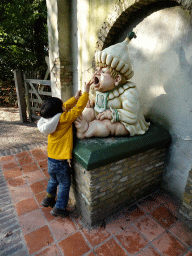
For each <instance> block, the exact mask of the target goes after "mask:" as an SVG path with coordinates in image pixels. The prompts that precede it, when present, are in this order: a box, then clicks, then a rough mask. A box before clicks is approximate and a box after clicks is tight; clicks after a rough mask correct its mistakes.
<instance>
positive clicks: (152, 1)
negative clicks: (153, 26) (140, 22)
mask: <svg viewBox="0 0 192 256" xmlns="http://www.w3.org/2000/svg"><path fill="white" fill-rule="evenodd" d="M177 5H181V6H183V7H185V8H186V9H187V10H189V12H191V10H192V2H191V1H187V0H177V1H173V0H164V1H159V0H146V1H144V0H140V1H136V0H134V1H132V2H131V1H129V0H119V1H118V3H117V4H115V6H114V8H113V11H112V12H111V13H110V14H109V15H108V17H107V19H106V21H105V22H104V23H103V26H102V27H101V29H100V31H99V33H98V39H99V40H98V41H97V43H96V49H97V50H102V49H104V48H106V47H108V46H109V45H110V44H113V40H114V38H115V37H116V35H117V34H118V33H119V28H120V27H122V25H123V26H125V25H126V24H129V23H130V22H132V20H133V19H136V18H138V17H141V16H143V15H144V16H147V15H150V14H151V13H153V12H154V11H158V10H161V9H164V8H168V7H174V6H177Z"/></svg>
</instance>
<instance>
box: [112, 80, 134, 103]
mask: <svg viewBox="0 0 192 256" xmlns="http://www.w3.org/2000/svg"><path fill="white" fill-rule="evenodd" d="M133 87H136V85H135V84H134V83H133V82H127V83H126V84H124V85H119V86H118V87H115V88H114V89H113V90H111V91H109V92H107V94H108V100H113V99H114V98H118V97H119V96H120V95H121V94H123V93H124V91H126V90H128V89H129V88H133Z"/></svg>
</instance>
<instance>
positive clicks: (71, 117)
mask: <svg viewBox="0 0 192 256" xmlns="http://www.w3.org/2000/svg"><path fill="white" fill-rule="evenodd" d="M88 100H89V93H87V92H84V93H83V94H82V96H81V97H80V98H79V100H78V102H77V104H76V106H75V107H73V108H72V109H71V110H70V111H69V112H64V113H62V114H61V117H60V123H64V122H68V123H69V124H71V123H73V122H74V121H75V119H76V118H77V117H78V116H80V114H81V113H82V112H83V110H84V108H85V107H86V105H87V102H88Z"/></svg>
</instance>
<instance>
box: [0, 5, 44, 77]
mask: <svg viewBox="0 0 192 256" xmlns="http://www.w3.org/2000/svg"><path fill="white" fill-rule="evenodd" d="M0 13H1V15H0V80H2V81H6V80H9V79H11V78H12V77H13V72H12V71H13V70H14V69H21V70H41V69H46V63H45V56H46V55H48V53H47V51H48V38H47V8H46V0H27V1H24V0H9V1H7V0H1V1H0Z"/></svg>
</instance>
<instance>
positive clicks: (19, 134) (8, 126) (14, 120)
mask: <svg viewBox="0 0 192 256" xmlns="http://www.w3.org/2000/svg"><path fill="white" fill-rule="evenodd" d="M42 142H47V136H45V135H43V134H42V133H40V132H39V131H38V130H37V125H36V123H30V122H28V123H24V124H22V123H20V116H19V109H18V108H11V107H9V108H3V107H0V151H2V150H7V149H10V148H18V147H22V146H26V145H31V144H38V143H42Z"/></svg>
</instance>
